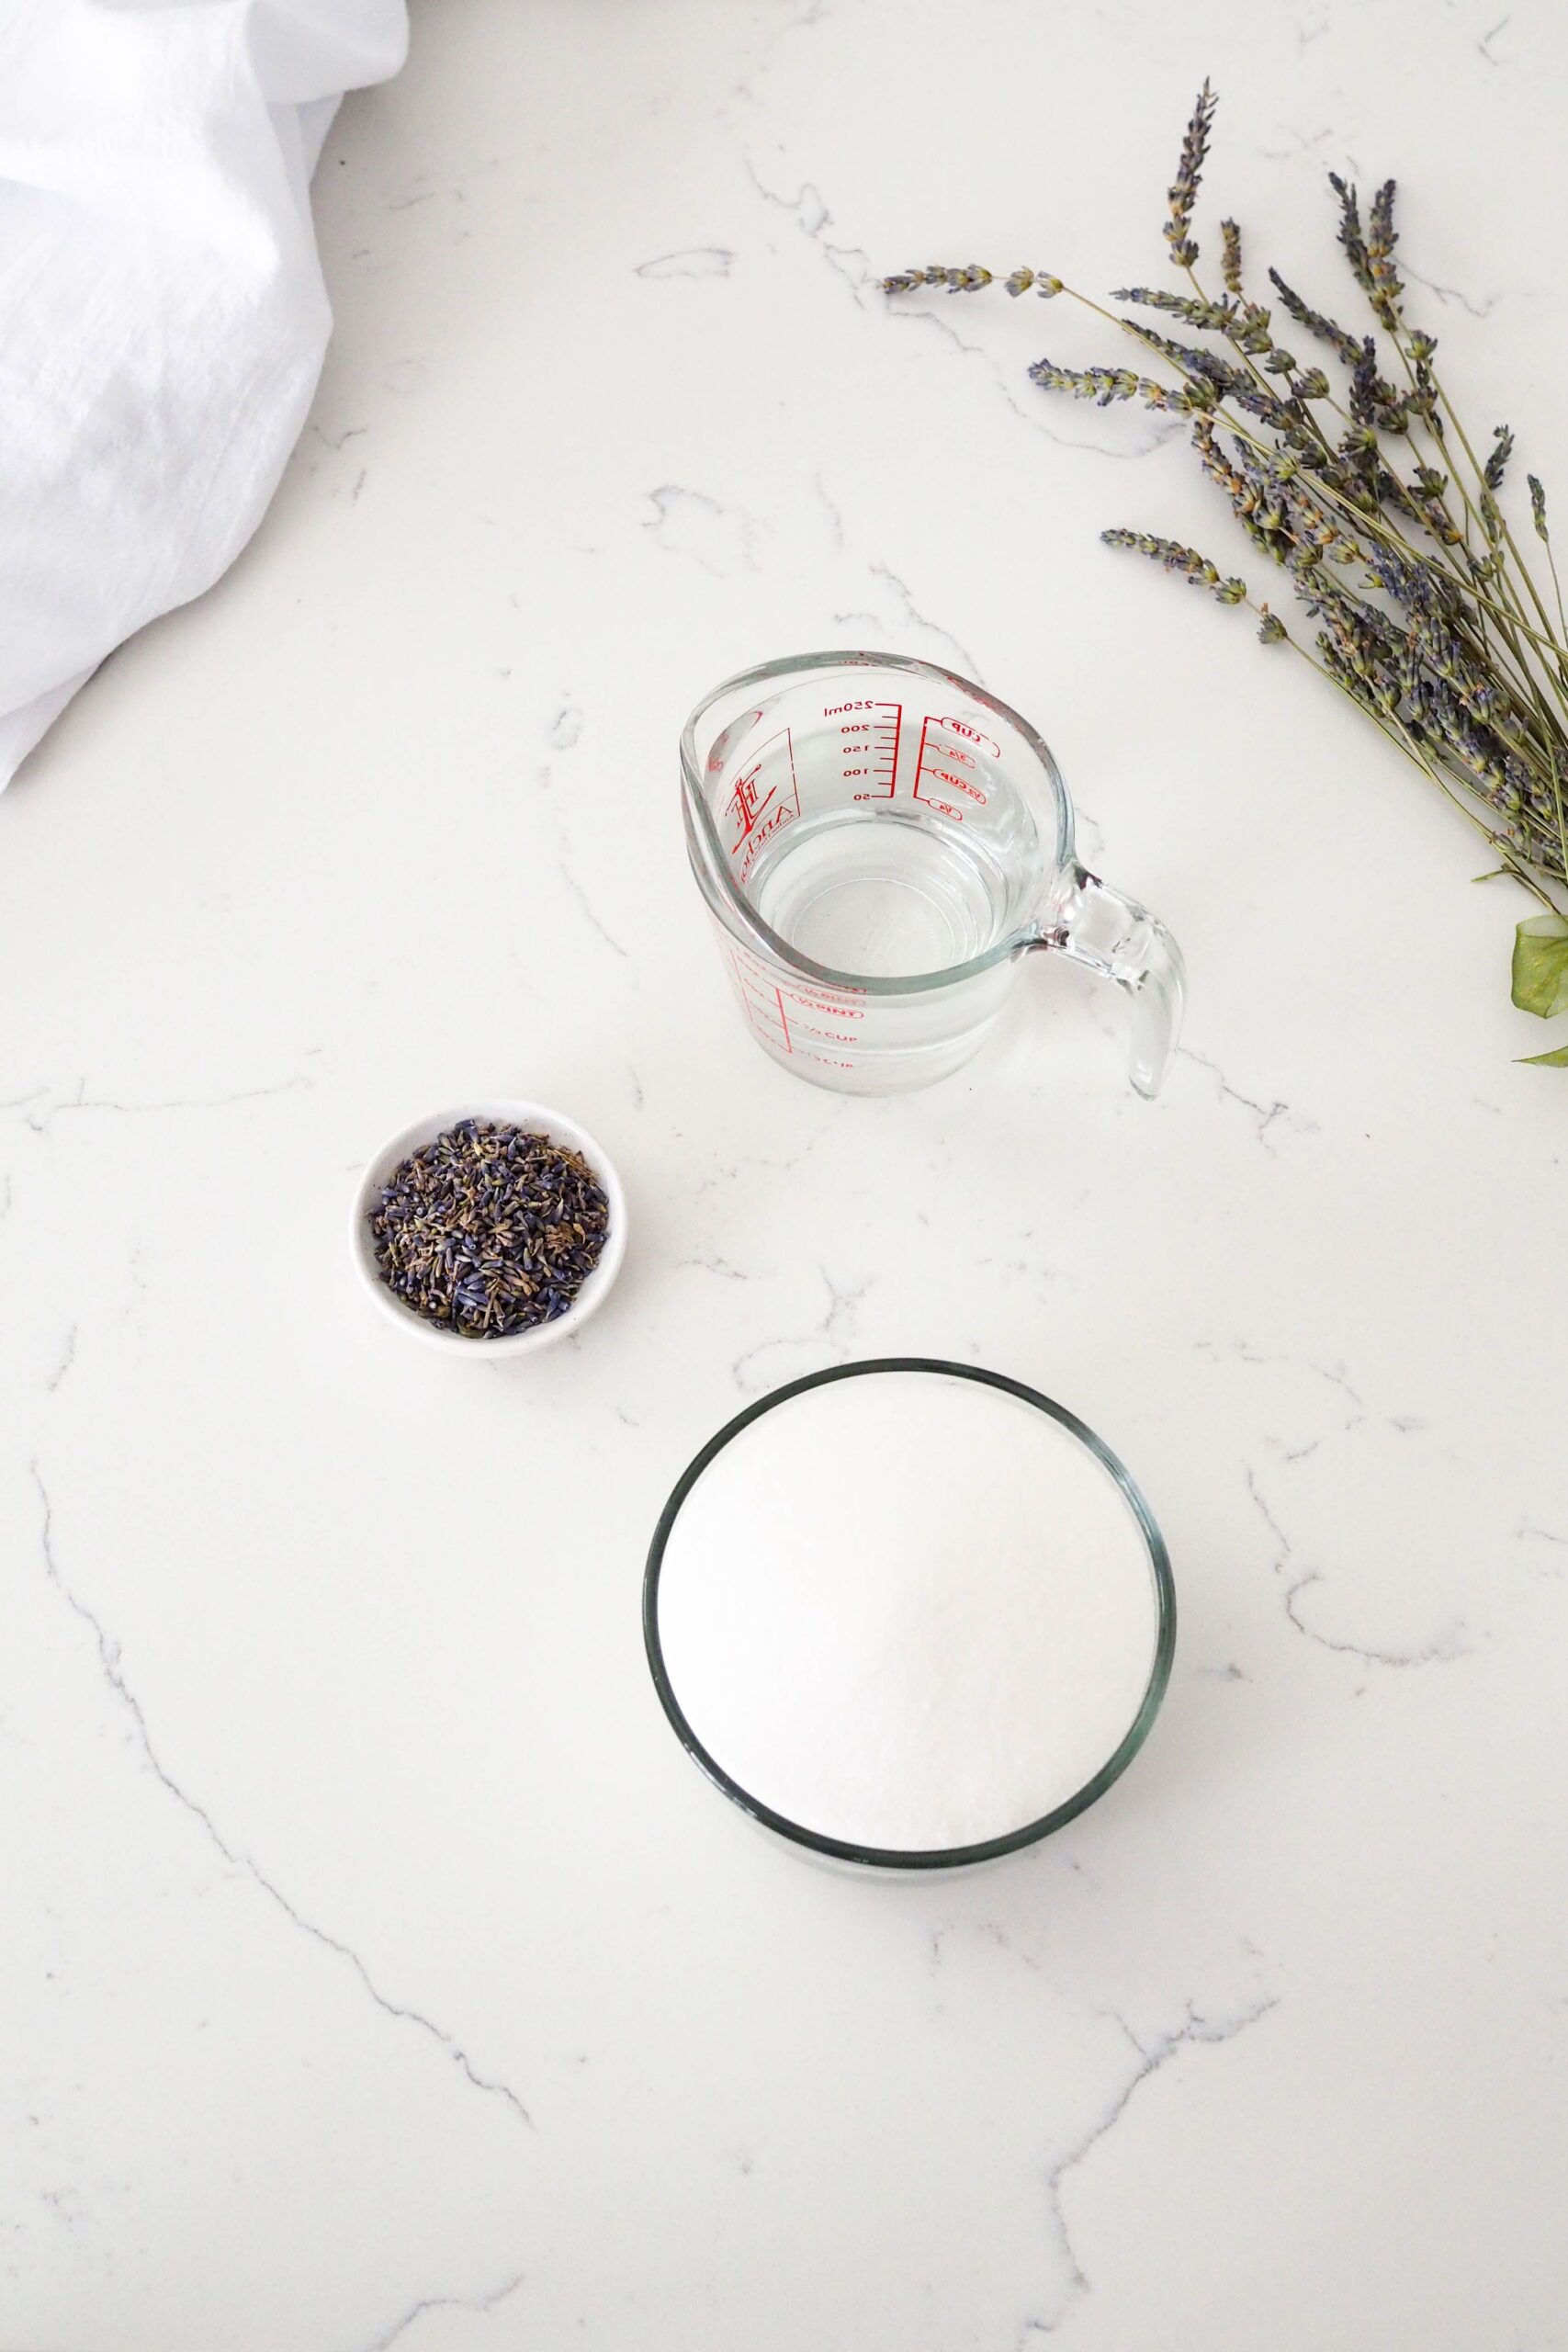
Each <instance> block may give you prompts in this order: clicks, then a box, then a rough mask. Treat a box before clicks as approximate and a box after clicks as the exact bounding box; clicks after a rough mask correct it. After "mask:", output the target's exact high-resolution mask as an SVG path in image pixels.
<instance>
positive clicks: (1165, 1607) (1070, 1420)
mask: <svg viewBox="0 0 1568 2352" xmlns="http://www.w3.org/2000/svg"><path fill="white" fill-rule="evenodd" d="M888 1372H897V1373H908V1372H914V1373H935V1374H945V1375H948V1376H950V1377H953V1378H955V1379H960V1380H968V1381H977V1382H980V1383H982V1384H984V1385H988V1386H990V1387H992V1388H997V1389H1000V1390H1003V1391H1004V1392H1005V1393H1006V1394H1007V1395H1009V1396H1010V1397H1018V1398H1020V1399H1021V1401H1022V1402H1023V1403H1024V1404H1026V1405H1030V1406H1032V1407H1033V1408H1035V1409H1036V1410H1037V1411H1039V1412H1042V1413H1045V1414H1048V1415H1049V1416H1050V1417H1051V1419H1054V1420H1055V1421H1057V1422H1059V1423H1060V1424H1061V1426H1062V1427H1063V1428H1064V1429H1066V1430H1068V1431H1070V1433H1071V1434H1072V1435H1073V1436H1074V1437H1076V1438H1077V1440H1078V1441H1079V1442H1081V1443H1082V1444H1083V1445H1084V1446H1086V1447H1087V1448H1088V1449H1089V1452H1090V1453H1093V1454H1094V1455H1095V1457H1096V1458H1097V1460H1098V1461H1099V1462H1100V1464H1101V1465H1102V1466H1103V1467H1104V1468H1105V1469H1106V1470H1107V1471H1108V1472H1109V1473H1110V1475H1111V1478H1112V1479H1113V1480H1114V1481H1115V1483H1116V1485H1117V1486H1118V1487H1120V1488H1121V1490H1122V1495H1123V1497H1124V1498H1125V1499H1126V1501H1127V1503H1128V1504H1129V1506H1130V1507H1131V1510H1132V1512H1133V1516H1134V1519H1135V1521H1136V1522H1137V1524H1138V1527H1139V1529H1140V1530H1141V1532H1142V1534H1143V1537H1144V1540H1145V1544H1146V1545H1147V1548H1148V1556H1149V1567H1150V1573H1151V1576H1152V1578H1153V1582H1154V1589H1155V1597H1156V1611H1157V1623H1156V1637H1155V1645H1154V1655H1153V1658H1152V1662H1151V1665H1150V1669H1149V1676H1148V1681H1147V1685H1146V1687H1145V1691H1144V1696H1143V1700H1142V1703H1141V1704H1140V1705H1139V1707H1138V1708H1137V1711H1136V1713H1135V1714H1134V1718H1133V1720H1132V1722H1131V1723H1130V1724H1129V1725H1128V1727H1127V1729H1126V1731H1125V1733H1124V1734H1123V1736H1122V1738H1121V1740H1120V1741H1119V1742H1118V1744H1117V1746H1116V1747H1115V1748H1114V1749H1113V1750H1112V1752H1111V1754H1110V1755H1109V1756H1108V1757H1107V1758H1106V1759H1105V1761H1104V1763H1103V1764H1101V1765H1100V1769H1099V1770H1097V1771H1096V1772H1094V1773H1093V1774H1092V1775H1091V1776H1090V1778H1089V1780H1087V1781H1085V1782H1084V1783H1083V1785H1082V1786H1081V1787H1080V1788H1078V1789H1077V1790H1075V1791H1074V1792H1073V1793H1072V1795H1071V1796H1069V1797H1067V1798H1066V1799H1065V1800H1064V1801H1063V1802H1062V1803H1061V1804H1057V1805H1055V1806H1054V1807H1053V1808H1052V1810H1051V1811H1050V1812H1048V1813H1045V1814H1043V1815H1040V1816H1039V1818H1037V1819H1035V1820H1032V1821H1028V1822H1025V1823H1023V1824H1021V1826H1019V1827H1018V1828H1016V1829H1011V1830H1009V1831H1008V1832H1007V1833H1006V1834H1005V1835H1002V1836H999V1837H995V1838H987V1839H985V1840H983V1841H982V1842H980V1843H977V1844H974V1845H966V1846H943V1847H935V1848H931V1849H926V1850H917V1849H909V1848H903V1847H878V1846H864V1845H858V1844H855V1843H853V1842H852V1841H850V1840H846V1839H843V1838H832V1837H828V1836H825V1835H824V1834H823V1833H821V1832H820V1831H818V1830H815V1829H810V1828H807V1827H806V1826H804V1825H803V1824H802V1823H800V1822H798V1821H792V1820H790V1819H789V1818H787V1817H786V1816H785V1815H783V1814H781V1813H778V1812H775V1811H774V1810H773V1807H772V1806H770V1805H768V1804H763V1803H762V1802H761V1799H759V1798H758V1797H756V1796H755V1795H753V1794H752V1792H750V1790H749V1789H747V1788H745V1787H743V1786H742V1785H741V1783H740V1782H739V1781H738V1780H737V1779H735V1777H734V1776H733V1774H731V1773H730V1772H728V1770H726V1769H725V1767H724V1766H723V1765H722V1764H721V1763H720V1762H719V1760H718V1758H716V1756H714V1755H712V1754H711V1753H710V1752H709V1750H708V1749H707V1748H706V1747H705V1746H704V1744H703V1742H702V1740H701V1739H700V1738H699V1737H698V1736H697V1734H696V1732H695V1731H694V1729H693V1727H692V1724H691V1723H690V1722H689V1721H688V1719H687V1717H686V1714H685V1713H684V1711H683V1709H682V1705H681V1702H680V1700H679V1699H678V1698H677V1697H676V1694H675V1691H674V1687H673V1684H672V1682H671V1676H670V1671H669V1668H668V1665H667V1663H666V1659H665V1655H664V1649H663V1645H662V1642H661V1639H660V1625H659V1596H660V1575H661V1572H662V1568H663V1564H664V1557H665V1552H666V1548H667V1546H668V1544H669V1541H670V1537H671V1531H672V1530H673V1528H674V1525H675V1521H676V1518H677V1516H678V1514H679V1512H680V1510H681V1507H682V1503H683V1502H684V1501H685V1499H686V1498H687V1496H688V1495H689V1494H690V1492H691V1490H692V1488H693V1487H694V1485H695V1484H696V1482H697V1480H698V1479H699V1478H700V1477H701V1476H702V1475H703V1473H704V1471H705V1470H706V1469H707V1467H708V1465H709V1464H710V1463H712V1461H713V1460H714V1458H715V1456H716V1454H717V1453H720V1452H721V1451H722V1449H723V1448H724V1447H725V1446H727V1445H728V1443H729V1442H730V1441H731V1439H732V1438H734V1437H736V1436H738V1435H739V1432H740V1431H741V1430H745V1429H747V1428H749V1427H750V1425H751V1423H752V1422H753V1421H755V1420H757V1419H759V1418H760V1416H761V1415H762V1414H764V1413H767V1412H771V1411H772V1410H773V1408H775V1407H776V1406H779V1405H783V1404H784V1403H786V1402H787V1401H788V1400H789V1399H790V1398H791V1397H799V1396H802V1395H804V1394H805V1393H806V1392H807V1391H808V1390H811V1389H815V1388H818V1387H822V1386H824V1385H828V1384H829V1383H831V1382H834V1381H840V1380H852V1379H855V1378H857V1377H861V1376H863V1375H864V1374H876V1373H888ZM642 1622H643V1639H644V1643H645V1645H646V1646H647V1651H648V1663H649V1671H650V1672H651V1674H652V1677H653V1684H654V1688H655V1690H656V1691H658V1693H659V1698H660V1704H661V1705H662V1707H663V1709H664V1712H665V1713H666V1715H667V1716H668V1717H669V1719H670V1723H671V1728H672V1729H673V1731H674V1733H675V1736H676V1737H677V1738H678V1739H679V1740H680V1742H681V1745H682V1747H684V1749H685V1750H686V1753H687V1754H688V1756H690V1757H691V1758H692V1760H693V1762H694V1764H695V1765H696V1766H697V1767H698V1769H699V1770H701V1771H702V1772H704V1773H705V1775H706V1777H707V1778H708V1780H710V1781H712V1782H713V1784H714V1786H715V1787H716V1789H718V1790H720V1791H721V1792H723V1794H724V1795H725V1796H727V1797H728V1799H729V1801H730V1803H731V1804H735V1805H738V1806H739V1809H740V1811H741V1812H742V1813H744V1814H746V1815H749V1816H750V1819H751V1820H753V1821H755V1822H758V1823H760V1824H761V1826H762V1827H763V1828H765V1829H770V1830H772V1831H773V1833H774V1835H775V1836H777V1837H780V1838H786V1839H787V1840H788V1841H789V1842H790V1843H791V1844H792V1845H795V1846H796V1847H801V1848H805V1849H807V1851H808V1852H810V1853H813V1854H815V1855H818V1856H819V1857H822V1858H823V1859H826V1860H832V1861H835V1862H839V1863H848V1864H852V1865H855V1866H859V1867H863V1868H868V1869H872V1870H879V1871H934V1870H962V1869H966V1868H968V1867H970V1866H972V1865H973V1864H975V1863H977V1862H987V1861H993V1860H997V1859H998V1857H1000V1856H1001V1855H1004V1854H1012V1853H1017V1852H1018V1851H1019V1850H1020V1849H1021V1848H1023V1847H1025V1846H1032V1845H1035V1844H1037V1843H1038V1841H1039V1840H1040V1839H1041V1838H1048V1837H1049V1836H1050V1835H1051V1833H1052V1832H1053V1830H1056V1829H1060V1828H1061V1827H1063V1826H1064V1825H1065V1824H1066V1823H1067V1822H1069V1821H1072V1820H1075V1819H1076V1818H1077V1815H1079V1814H1080V1813H1083V1812H1084V1811H1086V1810H1087V1808H1088V1807H1089V1805H1091V1804H1094V1803H1095V1801H1096V1799H1097V1798H1099V1797H1101V1796H1103V1795H1104V1793H1105V1792H1106V1790H1107V1789H1108V1788H1110V1786H1111V1782H1112V1781H1116V1780H1118V1779H1119V1778H1120V1777H1121V1775H1122V1773H1123V1772H1124V1771H1125V1770H1126V1769H1127V1767H1128V1765H1129V1764H1130V1763H1131V1762H1132V1760H1133V1758H1134V1756H1136V1754H1137V1753H1138V1750H1139V1749H1140V1748H1141V1747H1142V1746H1143V1744H1144V1742H1145V1739H1146V1738H1147V1737H1148V1734H1149V1729H1150V1726H1151V1725H1152V1724H1153V1723H1154V1719H1155V1717H1156V1714H1157V1713H1158V1712H1159V1707H1160V1702H1161V1701H1162V1700H1163V1698H1164V1696H1165V1692H1166V1687H1167V1685H1168V1682H1169V1680H1170V1668H1171V1660H1172V1658H1173V1657H1174V1655H1175V1650H1176V1588H1175V1584H1174V1582H1173V1580H1172V1577H1171V1570H1170V1556H1169V1554H1168V1551H1167V1549H1166V1544H1165V1539H1164V1537H1163V1536H1162V1535H1161V1533H1160V1532H1159V1529H1158V1527H1157V1525H1156V1521H1155V1518H1154V1514H1153V1512H1152V1511H1151V1510H1149V1507H1148V1505H1147V1503H1146V1502H1145V1500H1144V1498H1143V1496H1142V1495H1141V1494H1140V1493H1139V1491H1138V1488H1137V1487H1136V1486H1135V1485H1134V1482H1133V1480H1132V1478H1131V1477H1130V1476H1128V1473H1127V1471H1126V1470H1125V1469H1124V1468H1123V1466H1122V1464H1121V1462H1120V1461H1118V1459H1117V1457H1116V1456H1115V1454H1113V1453H1111V1449H1110V1447H1109V1446H1108V1445H1106V1444H1105V1443H1104V1442H1103V1440H1102V1439H1100V1438H1099V1437H1097V1436H1096V1434H1095V1432H1094V1431H1093V1430H1091V1429H1089V1427H1088V1426H1087V1424H1086V1423H1084V1422H1083V1421H1080V1420H1079V1419H1077V1415H1076V1414H1073V1413H1070V1412H1068V1411H1067V1410H1066V1407H1065V1406H1061V1405H1058V1404H1055V1403H1054V1402H1053V1400H1052V1399H1051V1398H1050V1397H1043V1396H1041V1395H1040V1393H1039V1391H1038V1390H1036V1389H1033V1388H1030V1387H1026V1386H1025V1385H1024V1384H1023V1383H1022V1382H1021V1381H1017V1380H1010V1379H1009V1378H1008V1377H1007V1376H1006V1375H1005V1374H1002V1373H997V1372H987V1371H983V1370H981V1369H979V1368H978V1367H976V1365H974V1364H963V1363H946V1362H943V1361H942V1359H940V1358H937V1357H931V1356H881V1357H874V1358H871V1359H868V1360H866V1361H865V1362H863V1363H849V1364H838V1365H834V1366H833V1367H831V1368H830V1369H829V1370H827V1371H824V1372H816V1373H811V1374H807V1376H806V1377H805V1378H804V1379H802V1380H792V1381H790V1382H788V1383H787V1384H786V1385H784V1387H782V1388H775V1389H773V1391H772V1392H771V1393H770V1394H769V1395H768V1396H766V1397H761V1398H759V1399H758V1401H757V1402H756V1403H755V1404H754V1405H750V1406H748V1407H747V1408H746V1410H745V1411H744V1412H743V1413H738V1414H737V1415H736V1417H735V1419H733V1420H732V1421H729V1422H728V1423H727V1424H726V1426H725V1427H724V1428H723V1429H721V1430H719V1431H718V1432H717V1434H716V1436H715V1437H712V1438H710V1439H709V1441H708V1442H707V1443H706V1445H705V1446H704V1447H703V1449H702V1451H701V1453H698V1454H697V1455H696V1456H695V1457H694V1460H693V1461H692V1462H691V1463H690V1464H688V1465H687V1467H686V1469H685V1470H684V1471H683V1472H682V1475H681V1476H680V1478H679V1479H678V1480H677V1481H676V1484H675V1487H674V1488H673V1491H672V1492H671V1496H670V1499H669V1501H668V1502H667V1503H666V1504H665V1506H664V1509H663V1511H662V1512H661V1513H660V1520H659V1524H658V1526H657V1527H656V1529H655V1530H654V1534H653V1542H652V1544H651V1545H650V1547H649V1555H648V1565H647V1568H646V1570H645V1572H644V1577H643V1606H642Z"/></svg>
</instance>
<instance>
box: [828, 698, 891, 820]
mask: <svg viewBox="0 0 1568 2352" xmlns="http://www.w3.org/2000/svg"><path fill="white" fill-rule="evenodd" d="M845 707H849V706H845ZM853 707H854V708H855V709H857V710H863V711H865V712H866V713H867V714H868V718H867V719H866V720H865V721H863V722H857V723H856V725H855V727H854V729H852V730H851V729H844V730H843V731H844V733H845V734H846V735H852V737H858V736H859V735H861V734H862V733H864V735H865V737H866V741H864V742H860V741H854V740H851V741H846V742H845V744H844V747H843V748H844V750H845V751H846V752H848V754H849V756H850V759H851V760H852V761H853V762H854V765H853V766H848V765H846V767H845V769H844V778H845V781H846V783H848V782H852V781H853V780H854V779H856V778H858V777H861V776H863V777H864V779H865V782H864V785H863V787H862V788H861V789H860V790H859V791H857V792H856V794H855V798H856V799H857V800H891V799H892V797H893V795H894V793H895V791H896V790H897V783H898V742H899V736H900V732H901V730H902V728H903V724H904V706H903V704H902V703H901V702H865V703H857V704H855V705H854V706H853ZM827 715H828V714H826V713H824V716H827Z"/></svg>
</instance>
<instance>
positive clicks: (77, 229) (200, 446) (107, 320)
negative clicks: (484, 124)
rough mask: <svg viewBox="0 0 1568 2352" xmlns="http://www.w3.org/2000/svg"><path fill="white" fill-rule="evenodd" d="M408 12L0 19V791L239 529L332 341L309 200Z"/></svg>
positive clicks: (227, 559)
mask: <svg viewBox="0 0 1568 2352" xmlns="http://www.w3.org/2000/svg"><path fill="white" fill-rule="evenodd" d="M407 43H408V19H407V11H406V8H405V6H404V0H0V786H5V785H6V783H7V782H8V781H9V780H10V778H11V776H12V775H13V774H14V773H15V771H16V769H17V764H18V763H19V762H20V761H21V760H22V759H23V758H24V757H25V755H26V754H27V752H29V751H30V750H31V748H32V746H33V745H34V744H35V743H36V742H37V741H38V740H39V736H40V735H41V734H42V733H43V732H44V730H45V729H46V728H47V727H48V726H49V725H50V723H51V720H52V719H53V718H55V717H56V716H57V715H58V713H59V712H60V711H61V709H62V707H64V705H65V704H66V703H67V702H68V701H69V700H70V698H71V696H72V695H73V694H74V693H75V691H76V689H77V687H78V686H80V685H81V684H83V683H84V681H85V679H86V678H88V677H89V676H90V675H91V674H92V673H93V671H94V670H95V669H96V666H97V664H98V663H99V662H101V661H102V660H103V659H104V657H105V655H106V654H107V653H109V652H112V650H114V648H115V647H116V646H117V645H118V644H120V643H121V642H122V641H123V639H126V638H127V637H129V636H130V634H131V633H132V631H133V630H135V629H139V628H142V627H143V626H144V624H145V623H146V622H148V621H150V620H153V619H155V618H156V617H157V616H158V615H159V614H160V613H164V612H168V611H169V610H170V609H171V608H172V607H173V606H174V605H182V604H185V603H186V602H187V601H188V600H189V599H190V598H191V597H192V596H198V595H200V594H201V593H202V591H203V590H204V589H206V588H209V587H210V586H211V584H212V582H214V581H215V580H216V579H218V578H219V576H220V573H221V572H223V571H225V570H226V569H227V567H228V565H229V564H230V563H231V562H232V560H233V559H234V557H235V556H236V555H237V554H238V553H239V551H240V549H241V548H243V546H244V544H245V541H246V540H247V539H248V538H249V537H250V536H251V533H252V532H253V531H254V529H255V527H256V525H257V524H258V523H259V522H260V520H261V518H262V515H264V514H265V511H266V507H267V503H268V502H269V500H270V499H271V497H272V494H273V492H274V491H275V490H276V487H277V482H278V479H279V476H280V475H281V474H282V471H283V468H284V465H285V462H286V460H287V458H288V453H289V451H290V449H291V448H292V447H293V446H294V444H295V442H296V441H297V440H298V438H299V434H300V431H301V430H302V428H303V425H304V423H305V417H306V413H307V411H308V409H309V407H310V398H311V395H312V393H313V391H314V390H315V386H316V379H317V377H318V376H319V374H320V372H321V359H322V356H323V354H324V353H325V350H326V346H327V338H328V335H329V334H330V332H331V327H332V313H331V311H330V309H329V307H328V302H327V295H326V288H325V287H324V285H323V283H322V280H321V265H320V262H319V260H318V257H317V253H316V242H315V234H314V231H313V229H312V226H311V220H310V174H311V172H312V170H313V169H314V167H315V163H316V159H317V156H318V155H319V154H320V153H321V142H322V141H323V140H324V138H325V137H326V133H327V130H328V127H329V125H330V124H331V121H332V118H333V112H334V110H335V108H336V106H337V103H338V100H339V99H340V98H341V96H343V94H344V91H345V90H349V89H354V88H357V87H359V86H361V85H364V84H367V83H370V82H378V81H381V80H383V79H385V78H386V76H388V75H389V74H395V73H396V72H397V70H398V68H399V66H400V64H401V63H402V61H403V57H404V54H405V51H406V49H407Z"/></svg>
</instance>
